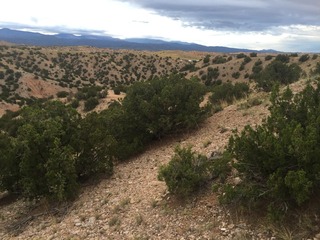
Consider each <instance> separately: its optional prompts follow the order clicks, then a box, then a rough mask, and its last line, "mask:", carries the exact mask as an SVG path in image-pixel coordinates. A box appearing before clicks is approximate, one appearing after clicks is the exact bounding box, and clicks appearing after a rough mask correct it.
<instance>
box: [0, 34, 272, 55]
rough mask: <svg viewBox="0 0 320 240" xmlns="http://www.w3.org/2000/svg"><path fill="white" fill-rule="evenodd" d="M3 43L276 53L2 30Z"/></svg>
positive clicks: (135, 39)
mask: <svg viewBox="0 0 320 240" xmlns="http://www.w3.org/2000/svg"><path fill="white" fill-rule="evenodd" d="M0 41H7V42H10V43H15V44H25V45H33V46H91V47H98V48H112V49H132V50H149V51H162V50H181V51H201V52H222V53H234V52H253V51H254V52H261V53H266V52H268V53H276V52H277V51H275V50H271V49H269V50H261V51H256V50H252V49H240V48H228V47H222V46H214V47H207V46H203V45H199V44H195V43H186V42H167V41H162V40H154V39H147V38H131V39H126V40H122V39H118V38H112V37H108V36H95V35H81V36H76V35H73V34H69V33H60V34H55V35H45V34H41V33H34V32H26V31H18V30H12V29H8V28H3V29H0Z"/></svg>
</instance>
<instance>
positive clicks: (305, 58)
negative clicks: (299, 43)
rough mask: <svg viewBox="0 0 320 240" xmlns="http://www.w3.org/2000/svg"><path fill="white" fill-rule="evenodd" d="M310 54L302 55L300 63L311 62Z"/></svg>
mask: <svg viewBox="0 0 320 240" xmlns="http://www.w3.org/2000/svg"><path fill="white" fill-rule="evenodd" d="M309 58H310V57H309V54H303V55H301V57H300V58H299V62H306V61H308V60H309Z"/></svg>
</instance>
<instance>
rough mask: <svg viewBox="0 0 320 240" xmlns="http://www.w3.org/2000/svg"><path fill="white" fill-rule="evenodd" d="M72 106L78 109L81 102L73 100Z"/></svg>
mask: <svg viewBox="0 0 320 240" xmlns="http://www.w3.org/2000/svg"><path fill="white" fill-rule="evenodd" d="M70 105H71V107H72V108H78V107H79V100H78V99H74V100H72V102H71V104H70Z"/></svg>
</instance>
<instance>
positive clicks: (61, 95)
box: [57, 91, 69, 98]
mask: <svg viewBox="0 0 320 240" xmlns="http://www.w3.org/2000/svg"><path fill="white" fill-rule="evenodd" d="M68 95H69V93H68V92H66V91H61V92H58V93H57V97H58V98H65V97H67V96H68Z"/></svg>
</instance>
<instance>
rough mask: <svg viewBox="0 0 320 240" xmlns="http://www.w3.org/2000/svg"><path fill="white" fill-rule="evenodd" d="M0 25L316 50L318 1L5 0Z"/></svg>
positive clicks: (318, 49) (319, 39)
mask: <svg viewBox="0 0 320 240" xmlns="http://www.w3.org/2000/svg"><path fill="white" fill-rule="evenodd" d="M1 10H2V11H1V15H0V28H3V27H8V28H12V29H24V30H33V31H38V32H42V33H58V32H69V33H74V34H88V33H90V34H98V35H109V36H112V37H118V38H145V37H147V38H155V39H162V40H169V41H185V42H194V43H198V44H203V45H207V46H227V47H239V48H250V49H257V50H260V49H275V50H279V51H293V52H296V51H308V52H320V0H55V1H52V0H50V1H49V0H10V1H2V3H1Z"/></svg>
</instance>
